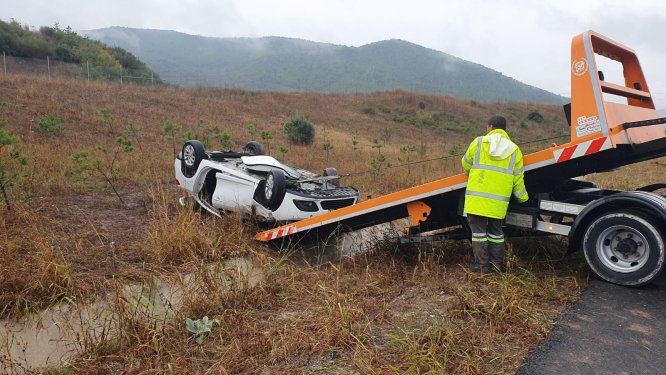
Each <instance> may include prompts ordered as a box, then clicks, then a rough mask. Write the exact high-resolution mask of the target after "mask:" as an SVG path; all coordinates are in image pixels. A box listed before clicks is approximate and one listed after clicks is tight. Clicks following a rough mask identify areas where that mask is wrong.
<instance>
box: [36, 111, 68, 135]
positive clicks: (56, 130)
mask: <svg viewBox="0 0 666 375" xmlns="http://www.w3.org/2000/svg"><path fill="white" fill-rule="evenodd" d="M39 130H41V131H42V132H43V133H45V134H48V135H49V136H51V137H52V138H55V137H56V136H58V135H59V134H60V133H61V132H62V131H63V127H62V124H60V117H58V116H55V115H48V116H44V117H42V118H41V119H39Z"/></svg>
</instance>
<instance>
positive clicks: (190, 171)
mask: <svg viewBox="0 0 666 375" xmlns="http://www.w3.org/2000/svg"><path fill="white" fill-rule="evenodd" d="M182 156H183V159H182V171H183V174H184V175H185V177H187V178H190V177H192V176H194V174H195V173H196V172H197V169H198V168H199V164H201V161H202V160H203V159H205V158H206V150H205V148H204V145H203V144H202V143H201V142H199V141H197V140H190V141H187V142H185V144H184V145H183V152H182Z"/></svg>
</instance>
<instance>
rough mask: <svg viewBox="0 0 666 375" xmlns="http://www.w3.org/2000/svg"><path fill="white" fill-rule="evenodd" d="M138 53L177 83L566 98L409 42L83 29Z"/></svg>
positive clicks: (544, 99)
mask: <svg viewBox="0 0 666 375" xmlns="http://www.w3.org/2000/svg"><path fill="white" fill-rule="evenodd" d="M84 33H85V34H86V35H89V36H90V37H91V38H93V39H97V40H101V41H103V42H104V43H107V44H109V45H113V46H119V47H122V48H124V49H127V50H128V51H130V52H132V53H134V54H135V55H137V56H139V57H140V58H141V59H142V60H143V61H145V62H146V63H148V64H149V65H150V66H151V67H152V68H153V69H155V70H156V71H158V72H159V73H160V75H161V76H162V77H163V78H164V79H165V80H166V81H167V82H170V83H175V84H179V85H187V86H197V85H203V86H214V87H235V88H245V89H250V90H268V91H310V92H312V91H314V92H372V91H381V90H393V89H404V90H408V91H414V92H428V93H436V94H445V95H451V96H455V97H458V98H466V99H474V100H478V101H484V102H491V101H497V100H502V101H522V102H535V103H562V104H563V103H564V102H565V100H566V99H565V98H563V97H560V96H557V95H555V94H552V93H549V92H547V91H545V90H541V89H539V88H536V87H532V86H529V85H526V84H523V83H521V82H518V81H516V80H514V79H512V78H509V77H506V76H504V75H502V74H501V73H500V72H497V71H494V70H491V69H488V68H486V67H484V66H482V65H479V64H475V63H472V62H469V61H465V60H462V59H459V58H457V57H455V56H452V55H449V54H446V53H443V52H439V51H435V50H431V49H428V48H424V47H421V46H419V45H416V44H413V43H409V42H405V41H402V40H386V41H381V42H377V43H372V44H368V45H364V46H361V47H346V46H340V45H333V44H327V43H316V42H311V41H306V40H299V39H290V38H280V37H264V38H210V37H202V36H193V35H188V34H183V33H178V32H174V31H164V30H145V29H132V28H124V27H111V28H106V29H99V30H90V31H84Z"/></svg>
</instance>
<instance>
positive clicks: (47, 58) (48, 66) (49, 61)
mask: <svg viewBox="0 0 666 375" xmlns="http://www.w3.org/2000/svg"><path fill="white" fill-rule="evenodd" d="M46 67H47V69H48V70H49V79H51V60H49V57H48V56H46Z"/></svg>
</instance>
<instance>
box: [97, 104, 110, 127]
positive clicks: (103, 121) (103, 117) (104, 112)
mask: <svg viewBox="0 0 666 375" xmlns="http://www.w3.org/2000/svg"><path fill="white" fill-rule="evenodd" d="M113 120H114V118H113V115H112V114H111V112H109V110H108V109H106V108H102V109H100V110H99V117H98V118H97V123H98V124H99V125H101V126H107V127H108V128H109V133H113Z"/></svg>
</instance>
